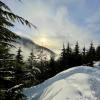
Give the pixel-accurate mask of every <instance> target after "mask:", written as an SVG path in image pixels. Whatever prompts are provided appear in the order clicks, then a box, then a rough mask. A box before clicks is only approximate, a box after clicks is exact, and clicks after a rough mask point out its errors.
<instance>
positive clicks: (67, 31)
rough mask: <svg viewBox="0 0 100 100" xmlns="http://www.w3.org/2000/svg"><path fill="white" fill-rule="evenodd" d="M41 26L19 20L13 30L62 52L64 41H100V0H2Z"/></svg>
mask: <svg viewBox="0 0 100 100" xmlns="http://www.w3.org/2000/svg"><path fill="white" fill-rule="evenodd" d="M1 1H3V2H5V3H6V4H7V5H8V6H9V7H10V8H11V9H12V11H13V12H14V13H15V14H17V15H19V16H22V17H23V18H25V19H27V20H28V21H30V22H31V23H33V24H34V25H36V26H37V29H34V28H31V29H30V28H28V27H26V26H22V25H21V24H19V23H15V27H14V28H12V29H11V30H12V31H14V32H16V33H17V34H19V35H21V36H25V37H28V38H30V39H31V40H33V41H34V42H36V43H37V44H39V45H43V46H46V47H47V48H49V49H51V50H53V51H54V52H56V53H58V52H59V51H61V48H62V45H63V43H65V45H67V43H68V42H70V44H71V46H74V44H75V42H76V41H79V44H80V46H81V47H82V46H84V45H86V46H88V45H89V44H90V42H91V41H93V42H94V44H95V45H98V44H99V43H100V33H99V32H100V0H22V2H19V1H18V0H1Z"/></svg>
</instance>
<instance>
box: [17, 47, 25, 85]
mask: <svg viewBox="0 0 100 100" xmlns="http://www.w3.org/2000/svg"><path fill="white" fill-rule="evenodd" d="M21 52H22V51H21V48H19V49H18V51H17V55H16V59H15V81H16V84H20V83H22V79H23V76H24V69H25V66H24V62H23V56H22V54H21Z"/></svg>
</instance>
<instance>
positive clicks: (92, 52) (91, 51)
mask: <svg viewBox="0 0 100 100" xmlns="http://www.w3.org/2000/svg"><path fill="white" fill-rule="evenodd" d="M95 57H96V52H95V47H94V46H93V43H92V42H91V44H90V48H89V51H88V52H87V61H88V63H89V65H90V66H93V61H95Z"/></svg>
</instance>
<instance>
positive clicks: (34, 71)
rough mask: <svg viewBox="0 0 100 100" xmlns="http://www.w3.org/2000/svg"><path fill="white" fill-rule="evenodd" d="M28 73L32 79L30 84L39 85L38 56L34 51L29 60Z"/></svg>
mask: <svg viewBox="0 0 100 100" xmlns="http://www.w3.org/2000/svg"><path fill="white" fill-rule="evenodd" d="M27 69H28V72H30V74H29V76H27V77H28V78H29V79H30V83H32V84H33V85H34V84H37V82H38V79H37V76H38V74H40V69H39V68H37V61H36V56H35V55H34V53H33V50H32V51H31V53H30V56H29V58H28V65H27Z"/></svg>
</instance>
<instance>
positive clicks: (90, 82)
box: [24, 66, 100, 100]
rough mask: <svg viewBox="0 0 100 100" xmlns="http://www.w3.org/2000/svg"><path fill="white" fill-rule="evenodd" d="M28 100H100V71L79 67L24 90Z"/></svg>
mask: <svg viewBox="0 0 100 100" xmlns="http://www.w3.org/2000/svg"><path fill="white" fill-rule="evenodd" d="M24 94H25V95H26V96H27V97H28V100H100V70H98V68H92V67H88V66H79V67H74V68H71V69H68V70H66V71H63V72H61V73H59V74H57V75H56V76H54V77H53V78H50V79H48V80H46V81H45V82H43V83H42V84H40V85H37V86H34V87H31V88H26V89H24Z"/></svg>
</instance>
